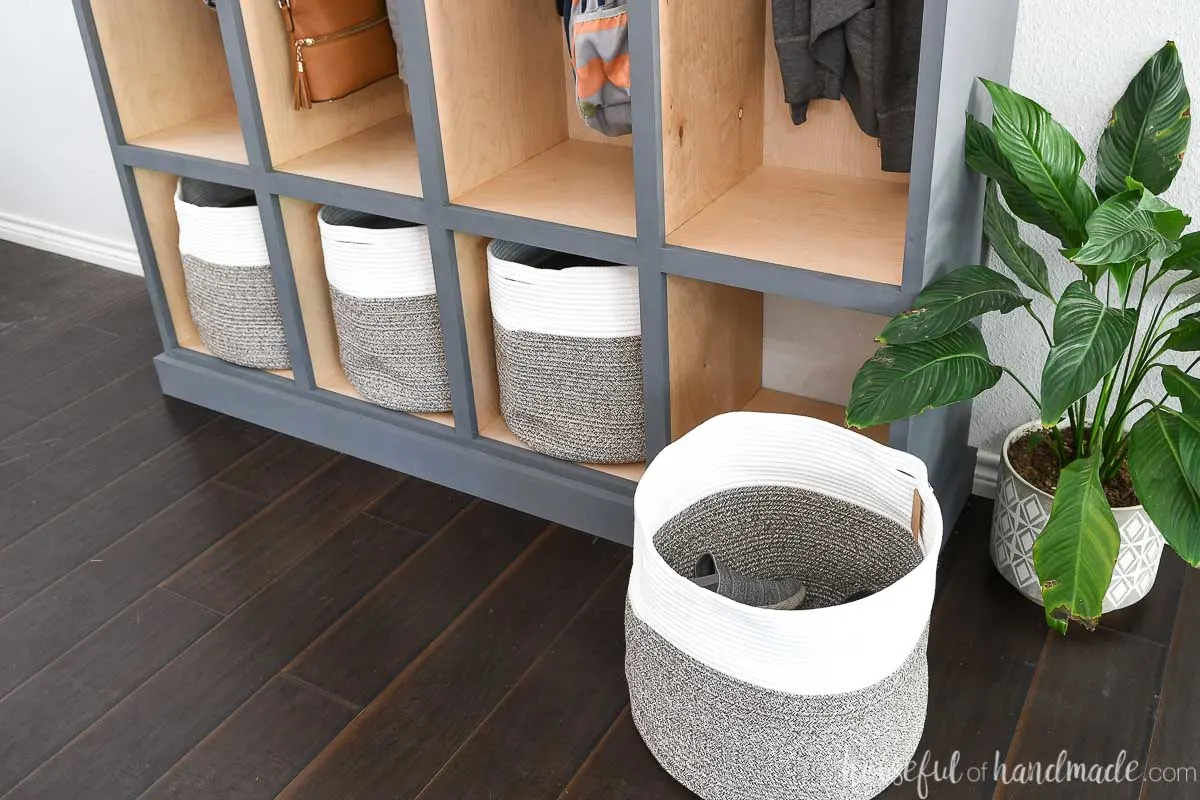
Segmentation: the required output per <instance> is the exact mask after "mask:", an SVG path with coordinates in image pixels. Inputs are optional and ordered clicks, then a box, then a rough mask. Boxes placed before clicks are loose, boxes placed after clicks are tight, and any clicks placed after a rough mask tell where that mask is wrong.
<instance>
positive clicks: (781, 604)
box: [691, 553, 808, 611]
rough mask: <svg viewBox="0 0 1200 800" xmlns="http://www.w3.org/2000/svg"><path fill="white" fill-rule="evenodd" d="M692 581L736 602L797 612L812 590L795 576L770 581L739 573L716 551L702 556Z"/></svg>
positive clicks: (697, 563)
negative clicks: (722, 559)
mask: <svg viewBox="0 0 1200 800" xmlns="http://www.w3.org/2000/svg"><path fill="white" fill-rule="evenodd" d="M691 580H692V583H694V584H696V585H697V586H702V587H703V588H705V589H708V590H709V591H713V592H716V593H717V594H719V595H721V596H722V597H728V598H729V599H730V600H733V601H734V602H737V603H741V604H743V605H747V606H755V607H757V608H769V609H772V610H774V611H794V610H795V609H797V608H799V607H800V604H801V603H803V602H804V596H805V594H807V593H808V589H807V588H806V587H805V585H804V583H803V582H801V581H798V580H796V579H794V578H785V579H783V580H767V579H764V578H750V577H747V576H745V575H738V574H737V573H735V572H733V571H732V570H730V569H729V566H728V565H727V564H726V563H725V562H724V561H721V560H720V559H719V558H717V557H716V556H714V555H713V554H712V553H705V554H704V555H702V556H700V560H699V561H697V562H696V569H695V571H694V576H693V577H692V579H691Z"/></svg>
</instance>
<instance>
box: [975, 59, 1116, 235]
mask: <svg viewBox="0 0 1200 800" xmlns="http://www.w3.org/2000/svg"><path fill="white" fill-rule="evenodd" d="M983 85H984V86H985V87H986V88H987V90H988V93H989V94H990V95H991V96H992V105H993V108H994V109H995V114H994V118H993V120H992V130H993V132H994V133H995V135H996V141H997V143H998V144H999V145H1000V152H1002V153H1003V154H1004V155H1005V156H1006V157H1007V158H1008V161H1009V163H1010V164H1011V165H1012V169H1013V172H1014V173H1015V174H1016V176H1017V179H1018V180H1019V181H1020V182H1021V183H1022V184H1024V185H1025V187H1027V188H1028V189H1029V191H1030V193H1032V194H1033V196H1034V198H1035V199H1036V200H1037V202H1038V204H1039V205H1041V207H1042V208H1043V209H1045V210H1046V211H1047V212H1049V213H1050V215H1051V216H1053V217H1054V218H1055V219H1056V220H1057V221H1058V222H1059V223H1060V224H1061V225H1062V227H1063V229H1064V230H1065V231H1066V233H1067V237H1066V238H1065V239H1064V241H1063V243H1064V244H1065V245H1067V246H1068V247H1078V246H1080V245H1081V244H1083V242H1084V239H1085V238H1086V237H1085V235H1084V223H1086V222H1087V219H1088V217H1090V216H1091V215H1092V212H1093V211H1095V210H1096V196H1095V195H1094V194H1093V193H1092V190H1091V189H1090V188H1088V185H1087V184H1086V183H1085V182H1084V181H1083V179H1082V178H1080V177H1079V170H1080V168H1081V167H1083V161H1084V155H1083V150H1082V149H1080V147H1079V143H1078V142H1076V141H1075V138H1074V137H1073V136H1071V133H1070V131H1068V130H1067V129H1066V128H1064V127H1063V126H1062V125H1061V124H1059V123H1058V122H1057V121H1056V120H1055V119H1054V118H1053V117H1052V116H1050V112H1049V111H1047V110H1046V109H1044V108H1042V107H1041V106H1040V105H1038V104H1037V103H1035V102H1033V101H1032V100H1030V99H1029V98H1027V97H1022V96H1021V95H1019V94H1017V93H1016V92H1014V91H1012V90H1011V89H1009V88H1008V87H1006V86H1002V85H1000V84H998V83H995V82H993V81H989V80H984V81H983ZM1014 210H1015V209H1014Z"/></svg>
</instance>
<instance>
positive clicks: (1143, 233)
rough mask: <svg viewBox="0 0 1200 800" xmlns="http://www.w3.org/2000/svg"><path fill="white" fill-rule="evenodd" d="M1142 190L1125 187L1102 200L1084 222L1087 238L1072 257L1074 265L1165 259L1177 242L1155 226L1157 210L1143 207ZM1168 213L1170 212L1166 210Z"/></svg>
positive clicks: (1173, 250)
mask: <svg viewBox="0 0 1200 800" xmlns="http://www.w3.org/2000/svg"><path fill="white" fill-rule="evenodd" d="M1143 196H1144V192H1143V191H1142V190H1141V189H1127V190H1125V191H1123V192H1121V193H1120V194H1115V195H1113V196H1112V197H1110V198H1108V199H1107V200H1105V201H1104V203H1103V204H1101V206H1100V207H1099V208H1097V209H1096V212H1095V213H1094V214H1092V216H1091V217H1090V218H1089V219H1088V221H1087V232H1088V240H1087V243H1086V244H1084V245H1083V247H1082V248H1080V250H1079V252H1078V253H1076V254H1075V256H1074V257H1073V259H1072V260H1073V261H1074V262H1075V263H1076V264H1089V265H1098V264H1118V263H1120V262H1122V261H1129V260H1131V259H1134V258H1139V257H1143V256H1144V257H1146V258H1151V259H1160V258H1166V257H1167V256H1169V255H1171V254H1172V253H1174V252H1175V251H1176V250H1178V249H1179V243H1178V242H1175V241H1171V240H1170V239H1168V238H1167V237H1165V236H1164V235H1163V234H1162V233H1161V232H1160V231H1159V229H1158V227H1157V226H1156V225H1155V216H1156V212H1154V211H1150V210H1147V209H1145V208H1142V205H1141V204H1142V198H1143ZM1165 213H1169V212H1165Z"/></svg>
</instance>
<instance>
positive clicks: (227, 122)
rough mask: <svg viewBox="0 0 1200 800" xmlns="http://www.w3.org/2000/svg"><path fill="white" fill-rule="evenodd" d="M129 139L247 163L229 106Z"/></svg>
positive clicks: (187, 152) (167, 148)
mask: <svg viewBox="0 0 1200 800" xmlns="http://www.w3.org/2000/svg"><path fill="white" fill-rule="evenodd" d="M129 143H130V144H134V145H137V146H139V147H152V148H154V149H155V150H166V151H168V152H171V153H182V154H183V155H187V156H199V157H200V158H211V159H213V160H214V161H227V162H229V163H230V164H249V163H250V160H249V159H248V158H247V157H246V141H245V139H244V138H243V137H242V127H241V125H240V124H239V123H238V116H237V112H236V111H234V110H231V109H230V110H225V111H219V112H217V113H216V114H209V115H208V116H205V117H200V118H199V119H194V120H190V121H188V122H184V123H182V124H179V125H176V126H174V127H171V128H167V129H165V130H161V131H158V132H157V133H151V134H147V135H145V136H141V137H138V138H137V139H134V140H132V141H130V142H129Z"/></svg>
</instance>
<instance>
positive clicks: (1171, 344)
mask: <svg viewBox="0 0 1200 800" xmlns="http://www.w3.org/2000/svg"><path fill="white" fill-rule="evenodd" d="M1170 334H1171V335H1170V336H1168V337H1167V342H1166V344H1167V349H1168V350H1174V351H1176V352H1179V353H1194V352H1196V351H1198V350H1200V311H1197V312H1196V313H1195V314H1188V315H1187V316H1186V317H1184V318H1183V319H1181V320H1179V324H1178V325H1176V326H1175V327H1174V328H1172V329H1171V331H1170Z"/></svg>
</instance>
